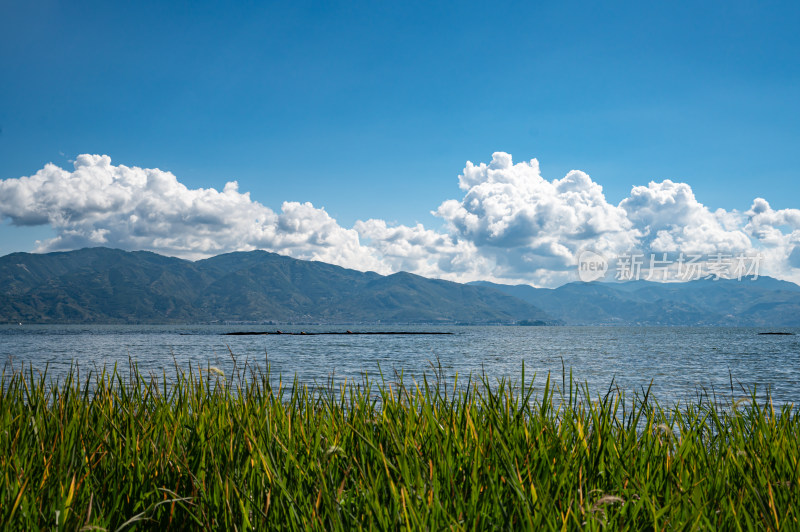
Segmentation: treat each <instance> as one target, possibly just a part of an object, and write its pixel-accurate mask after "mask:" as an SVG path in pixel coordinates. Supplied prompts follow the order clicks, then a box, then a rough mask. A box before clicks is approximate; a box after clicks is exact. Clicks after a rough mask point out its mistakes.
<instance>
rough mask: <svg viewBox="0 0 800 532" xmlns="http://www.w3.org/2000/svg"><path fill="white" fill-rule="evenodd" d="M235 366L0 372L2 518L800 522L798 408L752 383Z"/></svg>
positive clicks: (65, 524) (247, 525) (179, 524)
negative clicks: (447, 382)
mask: <svg viewBox="0 0 800 532" xmlns="http://www.w3.org/2000/svg"><path fill="white" fill-rule="evenodd" d="M243 373H247V379H245V378H244V375H243ZM237 375H238V378H232V377H231V376H230V375H229V376H228V377H227V378H226V376H224V375H222V374H221V372H220V371H219V370H215V369H214V368H208V369H206V370H203V371H201V372H196V371H195V372H191V371H190V372H186V373H178V374H177V375H176V376H175V377H174V378H172V382H171V385H170V386H166V385H165V382H164V379H163V378H161V379H158V380H156V379H154V378H152V377H146V376H144V375H141V374H139V373H138V372H136V371H135V368H134V371H133V373H132V377H123V376H122V375H121V374H120V373H118V372H116V371H112V372H110V373H101V374H96V375H90V376H79V374H78V373H77V372H75V371H73V372H72V373H71V374H70V375H69V376H68V377H67V378H66V379H62V380H61V381H60V382H58V383H57V385H55V383H51V382H50V379H49V378H48V377H46V376H41V375H39V374H38V373H36V372H33V371H30V370H27V371H10V370H8V371H6V372H5V373H4V375H3V381H4V383H5V386H4V389H3V390H2V392H1V394H0V486H2V487H0V528H2V529H4V530H5V529H17V530H36V529H43V528H47V529H59V530H62V529H64V530H77V529H83V530H101V529H105V530H120V529H123V530H129V529H142V528H147V529H150V528H153V529H163V528H175V529H185V528H197V529H202V528H208V529H229V530H248V529H253V528H255V529H259V530H261V529H266V528H287V529H308V528H315V529H324V530H332V529H333V530H336V529H352V528H359V527H363V528H371V529H383V530H385V529H397V528H405V527H410V528H413V529H425V528H427V529H431V530H439V529H446V528H452V529H459V530H460V529H494V528H500V529H520V528H528V529H564V528H566V529H576V528H588V529H601V528H605V527H610V528H612V529H620V528H634V529H656V530H663V529H683V528H685V527H688V528H719V529H726V530H737V529H743V530H747V529H776V530H777V529H793V530H796V529H798V528H800V523H799V522H798V519H800V488H799V487H798V471H799V470H798V467H800V465H799V464H798V459H800V441H798V435H800V417H798V412H797V410H795V409H791V408H789V407H784V408H782V409H781V410H780V411H776V410H774V409H773V408H772V407H771V406H770V403H769V402H768V401H767V402H766V403H765V402H764V401H761V402H756V401H755V400H754V396H753V397H751V399H750V400H742V401H739V402H738V403H735V404H733V405H729V408H719V407H715V406H714V405H713V403H711V402H706V401H704V400H702V398H700V400H699V401H698V402H697V403H695V404H692V405H686V406H682V407H675V408H672V409H663V408H661V407H659V406H658V405H657V404H656V403H655V402H654V401H653V400H652V398H649V397H647V394H642V395H641V396H637V397H633V398H631V397H628V398H622V397H620V396H619V395H618V394H613V393H609V394H606V395H602V396H599V397H597V396H595V397H594V398H593V400H592V399H589V398H588V392H587V390H585V389H584V388H580V387H576V386H573V385H571V384H570V382H569V381H567V382H566V383H565V386H560V388H561V389H563V390H564V392H563V393H561V392H558V393H557V392H555V391H554V387H553V384H552V383H551V381H550V379H549V378H548V379H546V380H542V379H540V380H539V381H538V382H537V380H536V379H530V378H529V377H528V380H527V381H526V376H525V375H524V369H523V371H522V375H521V378H520V381H519V382H521V383H523V384H522V386H516V387H512V386H510V385H509V383H507V382H497V383H493V384H492V385H489V383H486V382H479V383H477V384H469V383H464V384H463V385H460V386H459V387H458V388H457V391H453V387H452V386H451V387H450V388H449V389H447V390H445V388H444V387H443V386H438V385H434V384H431V383H427V382H426V381H423V382H420V383H413V384H409V383H405V384H403V383H402V382H388V381H384V380H380V381H379V383H378V384H369V383H360V386H348V388H347V389H346V390H339V391H338V392H339V393H332V391H331V390H327V391H326V390H321V391H320V390H316V391H310V390H308V389H307V388H304V387H299V386H293V387H291V391H290V392H287V391H286V389H285V388H283V387H281V386H280V385H275V386H273V385H271V384H270V379H268V378H267V375H266V374H262V373H259V372H257V371H253V370H246V371H245V372H241V371H237ZM560 380H561V379H559V381H560ZM534 385H535V386H534ZM559 385H561V382H559ZM342 392H344V393H342Z"/></svg>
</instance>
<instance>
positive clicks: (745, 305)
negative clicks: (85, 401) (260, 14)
mask: <svg viewBox="0 0 800 532" xmlns="http://www.w3.org/2000/svg"><path fill="white" fill-rule="evenodd" d="M17 322H25V323H207V322H252V323H266V322H273V323H331V324H334V323H342V324H343V323H440V324H467V323H471V324H513V323H519V324H530V325H560V324H564V325H731V326H770V327H776V326H783V327H790V326H800V286H798V285H796V284H794V283H790V282H786V281H779V280H777V279H773V278H770V277H759V278H757V279H756V278H744V279H742V280H741V281H739V280H730V279H728V280H725V279H720V280H717V281H714V280H711V279H707V280H705V279H704V280H697V281H691V282H687V283H657V282H646V281H632V282H626V283H602V282H592V283H583V282H576V283H569V284H566V285H563V286H560V287H558V288H554V289H549V288H534V287H532V286H529V285H503V284H495V283H490V282H484V281H479V282H475V283H469V284H460V283H454V282H450V281H443V280H437V279H427V278H425V277H420V276H418V275H413V274H410V273H405V272H400V273H395V274H392V275H380V274H377V273H375V272H361V271H357V270H350V269H346V268H342V267H339V266H334V265H331V264H326V263H323V262H316V261H304V260H298V259H293V258H290V257H286V256H283V255H278V254H275V253H269V252H266V251H250V252H236V253H227V254H224V255H218V256H216V257H212V258H209V259H205V260H199V261H194V262H193V261H188V260H183V259H178V258H174V257H165V256H162V255H158V254H156V253H152V252H147V251H122V250H118V249H108V248H87V249H81V250H77V251H68V252H57V253H47V254H32V253H12V254H9V255H5V256H3V257H0V323H17Z"/></svg>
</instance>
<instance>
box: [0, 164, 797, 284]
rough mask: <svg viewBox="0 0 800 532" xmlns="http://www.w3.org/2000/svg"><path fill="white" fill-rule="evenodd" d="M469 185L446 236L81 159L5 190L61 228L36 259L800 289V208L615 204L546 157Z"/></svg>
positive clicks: (22, 222)
mask: <svg viewBox="0 0 800 532" xmlns="http://www.w3.org/2000/svg"><path fill="white" fill-rule="evenodd" d="M458 184H459V188H460V189H461V190H462V193H463V197H462V198H461V199H449V200H446V201H444V202H442V203H441V204H440V205H439V206H438V207H437V208H436V209H435V210H433V211H432V212H433V214H434V215H436V216H438V217H439V218H440V219H441V220H442V227H440V228H436V229H432V228H426V227H424V226H422V225H421V224H418V225H416V226H413V227H411V226H406V225H396V224H389V223H387V222H386V221H384V220H376V219H370V220H364V221H358V222H356V223H355V224H354V225H353V227H350V228H347V227H342V226H341V225H340V224H339V223H338V222H337V221H336V220H335V219H333V218H332V217H331V216H330V215H329V214H328V213H327V212H326V211H325V209H324V208H320V207H315V206H314V205H312V204H311V203H298V202H284V203H283V205H282V206H281V210H280V212H276V211H274V210H272V209H270V208H268V207H266V206H265V205H263V204H261V203H259V202H258V201H255V200H253V199H252V198H251V197H250V194H249V193H247V192H240V191H239V188H238V185H237V183H236V182H230V183H226V184H225V185H224V187H223V188H222V190H221V191H219V190H216V189H214V188H208V189H203V188H197V189H192V188H189V187H187V186H186V185H184V184H183V183H181V182H180V181H179V180H178V178H177V177H176V176H175V175H173V174H172V173H170V172H165V171H162V170H159V169H148V168H138V167H128V166H124V165H113V164H112V162H111V159H110V158H109V157H108V156H105V155H81V156H79V157H78V158H77V159H76V160H75V162H74V169H73V170H72V171H68V170H65V169H62V168H60V167H58V166H56V165H53V164H48V165H46V166H45V167H44V168H42V169H41V170H39V171H38V172H37V173H36V174H34V175H31V176H25V177H20V178H15V179H6V180H0V219H2V220H5V222H3V223H10V224H12V225H17V226H31V225H49V226H50V227H51V228H52V229H53V230H54V231H55V234H56V236H55V237H54V238H52V239H50V240H46V241H42V242H37V245H36V248H35V251H37V252H48V251H57V250H68V249H77V248H82V247H88V246H108V247H116V248H122V249H128V250H134V249H137V250H139V249H142V250H151V251H155V252H158V253H162V254H166V255H172V256H178V257H184V258H189V259H197V258H202V257H208V256H212V255H217V254H220V253H225V252H230V251H242V250H244V251H247V250H252V249H266V250H269V251H275V252H278V253H283V254H286V255H290V256H293V257H296V258H301V259H313V260H321V261H325V262H329V263H333V264H338V265H340V266H345V267H349V268H355V269H359V270H373V271H378V272H380V273H391V272H395V271H401V270H403V271H410V272H413V273H417V274H420V275H425V276H430V277H440V278H446V279H451V280H457V281H470V280H477V279H485V280H494V281H499V282H506V283H517V282H519V283H529V284H534V285H537V286H556V285H559V284H562V283H564V282H568V281H571V280H575V279H576V278H577V275H576V264H577V257H578V256H579V254H580V252H581V251H582V250H585V249H591V250H593V251H595V252H598V253H601V254H602V255H604V256H607V257H614V256H620V255H623V254H626V253H634V252H638V253H668V254H670V256H675V255H677V254H681V253H683V254H687V255H693V254H696V255H713V254H727V255H732V256H733V255H736V254H742V253H747V254H754V253H758V254H761V255H762V256H763V261H762V263H761V264H762V266H761V273H762V274H766V275H772V276H775V277H779V278H782V279H787V280H792V281H794V282H799V281H800V210H798V209H783V210H774V209H772V208H771V207H770V205H769V203H767V201H766V200H764V199H762V198H756V199H755V200H754V201H753V204H752V207H751V208H750V209H749V210H748V211H746V212H738V211H735V210H731V211H726V210H724V209H718V210H716V211H713V212H712V211H711V210H710V209H708V208H707V207H705V206H704V205H703V204H702V203H700V202H699V201H697V199H696V197H695V195H694V193H693V192H692V189H691V187H690V186H689V185H688V184H686V183H675V182H672V181H670V180H665V181H662V182H650V183H649V184H648V185H647V186H636V187H633V189H632V190H631V194H630V196H629V197H627V198H625V199H624V200H623V201H621V202H620V203H619V205H613V204H611V203H609V202H608V201H607V200H606V198H605V196H604V194H603V188H602V187H601V186H600V185H599V184H598V183H596V182H594V181H593V180H592V179H591V178H590V177H589V176H588V175H587V174H586V173H584V172H581V171H578V170H573V171H571V172H569V173H568V174H567V175H566V176H564V177H563V178H561V179H553V180H547V179H546V178H544V177H542V175H541V173H540V170H539V163H538V161H537V160H536V159H532V160H530V161H527V162H521V163H514V162H513V160H512V157H511V155H509V154H507V153H503V152H497V153H494V154H493V155H492V160H491V161H490V162H489V163H488V164H487V163H480V164H477V165H476V164H473V163H471V162H468V163H467V165H466V167H465V168H464V170H463V172H462V174H461V175H459V177H458Z"/></svg>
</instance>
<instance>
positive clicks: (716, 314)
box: [471, 276, 800, 327]
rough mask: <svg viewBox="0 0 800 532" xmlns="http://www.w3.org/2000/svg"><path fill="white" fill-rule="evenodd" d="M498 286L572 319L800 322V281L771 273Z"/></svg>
mask: <svg viewBox="0 0 800 532" xmlns="http://www.w3.org/2000/svg"><path fill="white" fill-rule="evenodd" d="M471 284H473V285H476V286H486V287H492V288H496V289H497V290H500V291H502V292H505V293H506V294H508V295H512V296H514V297H517V298H519V299H522V300H524V301H527V302H528V303H531V304H532V305H535V306H537V307H538V308H540V309H542V310H543V311H544V312H546V313H547V314H549V315H550V316H552V317H553V318H556V319H559V320H561V321H562V322H563V323H565V324H569V325H731V326H764V327H800V286H798V285H796V284H794V283H790V282H787V281H780V280H778V279H773V278H771V277H763V276H762V277H758V278H757V279H753V278H752V277H751V278H743V279H742V280H736V279H719V280H716V281H715V280H712V279H700V280H696V281H690V282H685V283H658V282H649V281H630V282H625V283H603V282H591V283H583V282H575V283H569V284H566V285H563V286H560V287H558V288H554V289H550V288H534V287H532V286H529V285H502V284H496V283H490V282H485V281H478V282H475V283H471Z"/></svg>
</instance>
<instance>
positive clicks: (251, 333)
mask: <svg viewBox="0 0 800 532" xmlns="http://www.w3.org/2000/svg"><path fill="white" fill-rule="evenodd" d="M270 334H283V335H288V336H331V335H338V334H342V335H347V334H356V335H358V334H360V335H367V334H371V335H375V334H393V335H431V336H433V335H448V334H453V333H451V332H432V331H361V332H353V331H344V332H341V331H330V332H305V331H300V332H283V331H273V332H261V331H236V332H229V333H222V336H265V335H270Z"/></svg>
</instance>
